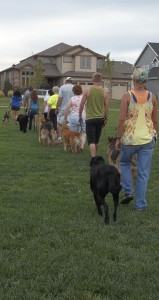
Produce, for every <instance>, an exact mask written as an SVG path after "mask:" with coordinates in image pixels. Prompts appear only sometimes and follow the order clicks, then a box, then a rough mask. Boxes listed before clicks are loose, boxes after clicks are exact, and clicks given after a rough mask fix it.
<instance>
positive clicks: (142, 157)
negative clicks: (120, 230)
mask: <svg viewBox="0 0 159 300" xmlns="http://www.w3.org/2000/svg"><path fill="white" fill-rule="evenodd" d="M154 146H155V142H154V140H153V141H152V142H151V143H148V144H145V145H141V146H140V147H139V150H138V152H137V179H136V200H135V208H136V209H143V208H145V207H146V206H147V201H146V191H147V185H148V181H149V175H150V169H151V162H152V155H153V151H154Z"/></svg>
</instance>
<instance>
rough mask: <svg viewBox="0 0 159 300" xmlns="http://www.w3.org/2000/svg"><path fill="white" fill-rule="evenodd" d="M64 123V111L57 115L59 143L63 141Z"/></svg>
mask: <svg viewBox="0 0 159 300" xmlns="http://www.w3.org/2000/svg"><path fill="white" fill-rule="evenodd" d="M63 123H64V111H59V113H58V115H57V135H58V140H59V141H62V135H61V130H62V125H63Z"/></svg>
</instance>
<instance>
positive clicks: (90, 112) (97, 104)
mask: <svg viewBox="0 0 159 300" xmlns="http://www.w3.org/2000/svg"><path fill="white" fill-rule="evenodd" d="M92 79H93V85H92V86H91V87H88V88H86V89H85V90H84V92H83V97H82V100H81V104H80V109H79V122H82V111H83V108H84V106H85V108H86V134H87V141H88V145H89V148H90V154H91V157H94V156H96V155H97V150H98V143H99V139H100V136H101V132H102V127H103V126H104V125H105V124H106V122H107V120H108V111H109V97H108V94H107V93H106V91H105V90H104V89H103V88H102V86H101V85H102V74H101V73H94V74H93V78H92Z"/></svg>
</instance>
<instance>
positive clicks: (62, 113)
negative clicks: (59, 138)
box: [57, 110, 70, 125]
mask: <svg viewBox="0 0 159 300" xmlns="http://www.w3.org/2000/svg"><path fill="white" fill-rule="evenodd" d="M67 120H68V122H69V121H70V116H69V115H68V117H67ZM57 123H59V124H60V125H63V124H64V123H65V110H60V111H59V112H58V115H57Z"/></svg>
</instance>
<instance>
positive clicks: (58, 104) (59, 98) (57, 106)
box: [56, 97, 62, 109]
mask: <svg viewBox="0 0 159 300" xmlns="http://www.w3.org/2000/svg"><path fill="white" fill-rule="evenodd" d="M61 103H62V97H58V101H57V105H56V109H59V107H60V106H61Z"/></svg>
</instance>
